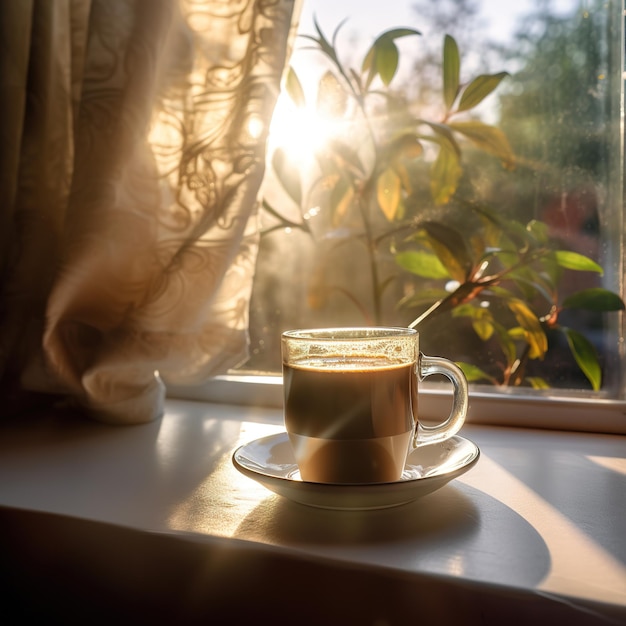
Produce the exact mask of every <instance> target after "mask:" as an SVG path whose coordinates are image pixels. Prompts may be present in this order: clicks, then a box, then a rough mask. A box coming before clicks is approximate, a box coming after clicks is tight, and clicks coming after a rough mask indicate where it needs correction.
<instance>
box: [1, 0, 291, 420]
mask: <svg viewBox="0 0 626 626" xmlns="http://www.w3.org/2000/svg"><path fill="white" fill-rule="evenodd" d="M298 2H299V0H242V1H231V2H223V1H215V0H91V1H88V0H55V2H48V1H47V0H39V1H37V0H31V1H29V0H20V2H19V3H14V2H5V3H2V4H1V5H0V14H1V16H0V17H1V19H0V22H1V23H0V29H2V32H1V33H0V35H1V36H2V41H3V42H4V46H3V48H2V51H1V52H0V71H1V74H0V96H1V98H0V99H1V100H2V105H0V106H2V110H1V111H0V113H1V118H0V132H1V134H2V139H3V141H2V145H1V146H0V159H1V162H2V164H3V165H2V168H1V170H2V171H1V172H0V193H1V194H2V205H1V206H0V246H1V248H0V253H1V257H0V263H1V265H0V271H1V272H2V285H1V292H0V316H1V317H0V322H1V325H0V385H1V390H2V394H3V396H4V398H5V399H6V402H9V400H11V399H12V400H13V401H14V403H15V404H16V405H17V406H23V401H24V398H25V396H26V394H29V395H30V394H32V393H35V395H36V397H37V398H40V397H46V398H55V399H56V398H59V396H60V397H61V398H63V399H64V401H67V400H68V399H69V400H70V401H71V402H76V403H79V404H80V405H82V406H84V407H86V408H87V410H88V412H89V414H90V415H91V416H92V417H94V418H96V419H100V420H104V421H108V422H112V423H120V424H123V423H140V422H145V421H149V420H151V419H154V418H156V417H158V416H159V415H160V414H161V412H162V406H163V397H164V385H163V382H162V380H165V381H166V382H167V381H171V382H173V383H176V384H191V383H197V382H201V381H202V380H205V379H207V378H208V377H210V376H213V375H216V374H218V373H223V372H225V371H226V370H227V369H228V368H229V367H232V366H234V365H235V364H237V363H238V362H240V361H241V360H242V359H244V358H245V357H246V354H247V326H248V302H249V297H250V290H251V283H252V277H253V273H254V264H255V260H256V251H257V229H256V221H255V215H256V209H257V193H258V189H259V186H260V183H261V179H262V176H263V173H264V157H265V153H264V152H265V141H266V135H267V128H268V123H269V120H270V117H271V114H272V111H273V107H274V104H275V100H276V97H277V95H278V90H279V84H280V80H281V77H282V74H283V70H284V68H285V64H286V61H287V58H288V53H289V50H290V44H291V41H292V38H293V35H294V33H295V19H296V16H297V13H298V10H299V6H298ZM41 393H43V394H45V396H41V395H40V394H41Z"/></svg>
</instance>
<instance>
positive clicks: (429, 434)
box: [282, 327, 468, 484]
mask: <svg viewBox="0 0 626 626" xmlns="http://www.w3.org/2000/svg"><path fill="white" fill-rule="evenodd" d="M282 354H283V383H284V419H285V428H286V430H287V433H288V435H289V440H290V442H291V446H292V448H293V452H294V456H295V459H296V462H297V464H298V467H299V470H300V475H301V477H302V479H303V480H305V481H311V482H319V483H342V484H364V483H385V482H393V481H398V480H400V479H401V478H402V472H403V469H404V466H405V463H406V458H407V456H408V454H409V452H410V451H411V450H412V449H414V448H415V447H416V446H419V445H423V444H425V443H432V442H436V441H442V440H444V439H447V438H449V437H451V436H453V435H454V434H455V433H457V432H458V430H459V429H460V428H461V426H462V425H463V422H464V420H465V415H466V412H467V404H468V395H467V382H466V380H465V377H464V375H463V372H462V371H461V370H460V368H458V367H457V366H456V365H455V364H454V363H452V362H451V361H448V360H447V359H443V358H441V357H428V356H425V355H422V354H421V353H420V351H419V333H418V332H417V331H416V330H413V329H409V328H384V327H365V328H334V329H333V328H330V329H311V330H293V331H287V332H285V333H283V336H282ZM431 374H443V375H445V376H446V377H448V378H449V379H450V381H451V382H452V383H453V387H454V395H453V404H452V410H451V413H450V415H449V416H448V418H447V419H446V420H445V421H444V422H443V423H442V424H439V425H437V426H424V425H420V423H419V419H418V382H419V380H421V379H422V378H424V377H425V376H429V375H431Z"/></svg>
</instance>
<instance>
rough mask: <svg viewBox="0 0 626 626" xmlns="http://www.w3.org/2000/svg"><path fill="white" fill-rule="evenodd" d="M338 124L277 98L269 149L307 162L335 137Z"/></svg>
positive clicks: (285, 99) (282, 98) (282, 97)
mask: <svg viewBox="0 0 626 626" xmlns="http://www.w3.org/2000/svg"><path fill="white" fill-rule="evenodd" d="M336 126H337V123H336V122H335V121H333V120H329V119H325V118H323V117H321V116H320V115H319V114H318V113H317V111H316V110H315V109H314V108H312V107H309V106H304V107H297V106H296V105H295V104H294V103H293V102H292V101H291V100H290V98H289V97H288V96H285V95H281V96H280V97H279V98H278V101H277V103H276V107H275V109H274V115H273V117H272V121H271V124H270V130H269V138H268V148H269V150H270V152H272V151H274V150H276V149H277V148H281V149H282V150H283V151H284V152H285V154H286V155H287V156H288V157H289V158H290V159H293V160H294V161H295V162H298V163H302V164H305V163H308V162H310V161H311V160H312V159H314V156H315V152H316V151H318V150H320V149H321V148H323V147H324V145H325V144H326V143H327V142H328V141H329V139H331V138H332V137H333V136H334V135H336V134H337V132H338V129H337V127H336Z"/></svg>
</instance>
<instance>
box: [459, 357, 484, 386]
mask: <svg viewBox="0 0 626 626" xmlns="http://www.w3.org/2000/svg"><path fill="white" fill-rule="evenodd" d="M456 364H457V365H458V366H459V367H460V368H461V370H462V371H463V373H464V374H465V378H467V382H469V383H473V382H476V381H477V380H488V381H490V382H493V378H492V377H491V376H489V374H487V373H486V372H484V371H483V370H481V369H480V367H478V366H476V365H472V364H471V363H465V362H463V361H457V363H456Z"/></svg>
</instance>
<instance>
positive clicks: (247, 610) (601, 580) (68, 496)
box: [0, 399, 626, 624]
mask: <svg viewBox="0 0 626 626" xmlns="http://www.w3.org/2000/svg"><path fill="white" fill-rule="evenodd" d="M590 418H591V416H590ZM281 429H282V416H281V411H280V409H277V408H261V407H259V406H242V405H235V404H210V403H204V402H193V401H188V400H174V399H171V400H168V402H167V409H166V414H165V416H164V417H163V419H162V420H160V421H158V422H155V423H152V424H147V425H143V426H135V427H128V428H123V427H122V428H120V427H110V426H105V425H101V424H96V423H91V422H86V421H84V420H82V419H75V418H71V417H68V416H63V415H52V414H43V415H40V416H38V417H33V416H31V417H29V418H27V419H26V418H25V419H22V420H9V421H6V420H5V421H4V422H0V524H1V527H0V528H1V533H2V535H1V536H2V541H3V544H4V545H3V561H2V565H1V566H0V567H1V568H2V569H1V570H0V573H1V574H4V577H5V579H6V580H5V581H4V585H5V586H4V587H3V589H4V590H6V589H7V588H8V589H9V590H10V593H9V594H7V599H8V600H9V601H12V602H13V603H15V604H16V605H17V604H20V603H22V602H23V601H25V600H26V599H27V600H28V603H29V604H28V606H29V607H30V611H31V612H33V613H34V615H35V616H39V617H41V616H50V615H55V614H56V615H59V616H61V617H62V618H68V617H77V616H82V617H83V618H85V615H84V614H83V613H82V612H83V611H87V610H88V611H89V623H111V621H110V620H112V619H114V618H127V619H132V620H133V623H148V622H152V623H154V620H155V619H157V620H158V619H159V618H160V623H176V624H186V623H197V621H202V620H203V621H202V623H224V622H230V623H249V622H250V621H251V620H254V621H255V622H256V623H265V622H266V621H271V622H273V623H274V624H277V623H285V624H288V623H289V624H292V623H301V624H308V623H311V624H313V623H325V624H335V623H336V624H339V623H341V624H351V623H381V624H383V623H384V624H396V623H418V621H420V620H421V621H422V623H431V622H429V621H428V618H429V617H430V618H433V619H436V623H438V624H445V623H464V624H474V623H476V624H478V623H480V624H496V623H498V624H501V623H506V624H518V623H519V624H525V623H531V622H532V621H534V622H536V623H547V621H549V622H550V623H568V624H620V623H624V621H625V620H626V519H625V517H624V514H623V504H624V497H625V496H626V445H625V443H624V442H625V439H624V438H623V437H621V436H615V435H595V434H583V433H565V432H553V431H538V430H534V429H514V428H503V427H497V426H486V425H477V424H468V425H467V426H466V427H465V428H464V430H463V431H462V434H463V435H464V436H466V437H468V438H470V439H471V440H472V441H474V442H475V443H476V444H477V445H478V446H479V447H480V449H481V458H480V460H479V462H478V464H477V465H476V466H475V467H474V468H473V469H471V470H470V471H469V472H468V473H467V474H464V475H463V476H461V477H460V478H458V479H456V480H454V481H453V482H452V483H450V484H448V485H446V486H445V487H443V488H442V489H441V490H439V491H437V492H435V493H433V494H431V495H429V496H426V497H425V498H423V499H422V500H419V501H417V502H415V503H412V504H408V505H405V506H402V507H398V508H395V509H388V510H384V511H372V512H368V513H354V512H335V511H324V510H318V509H313V508H310V507H305V506H302V505H299V504H295V503H292V502H289V501H287V500H285V499H283V498H281V497H279V496H277V495H275V494H272V493H271V492H269V491H267V490H266V489H265V488H263V487H262V486H260V485H258V484H257V483H256V482H254V481H253V480H250V479H249V478H247V477H245V476H242V475H241V474H239V473H238V472H237V471H236V469H235V468H234V467H233V465H232V462H231V456H232V452H233V451H234V449H235V448H236V447H237V446H239V445H241V444H243V443H246V442H249V441H251V440H253V439H255V438H256V437H259V436H263V435H267V434H271V433H274V432H277V431H279V430H281ZM286 590H288V595H287V596H285V592H286ZM324 598H325V599H326V600H327V601H328V603H329V604H326V603H325V602H324V601H323V599H324ZM20 606H22V604H20ZM279 607H280V608H279ZM37 610H39V611H40V613H38V612H37ZM294 611H298V613H294ZM349 616H352V617H355V616H356V617H360V621H359V620H357V621H356V622H355V621H353V620H351V619H350V617H349ZM229 617H232V618H233V619H228V618H229ZM85 619H86V618H85ZM94 619H95V621H93V620H94ZM367 620H369V621H367ZM376 620H378V621H376ZM546 620H547V621H546ZM48 623H50V622H48ZM64 623H74V621H73V620H71V619H67V620H66V621H65V622H64ZM83 623H87V622H83ZM120 623H128V622H123V621H122V622H120Z"/></svg>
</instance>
